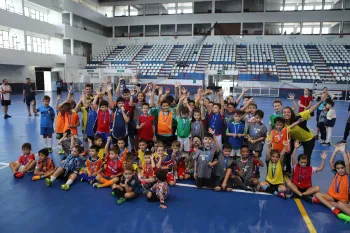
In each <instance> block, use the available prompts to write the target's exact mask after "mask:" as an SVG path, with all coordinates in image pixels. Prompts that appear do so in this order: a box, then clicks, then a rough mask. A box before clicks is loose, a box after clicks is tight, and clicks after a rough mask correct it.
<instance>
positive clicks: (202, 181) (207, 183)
mask: <svg viewBox="0 0 350 233" xmlns="http://www.w3.org/2000/svg"><path fill="white" fill-rule="evenodd" d="M213 183H214V181H213V178H198V177H197V179H196V186H197V187H198V188H202V187H207V188H210V189H211V188H213Z"/></svg>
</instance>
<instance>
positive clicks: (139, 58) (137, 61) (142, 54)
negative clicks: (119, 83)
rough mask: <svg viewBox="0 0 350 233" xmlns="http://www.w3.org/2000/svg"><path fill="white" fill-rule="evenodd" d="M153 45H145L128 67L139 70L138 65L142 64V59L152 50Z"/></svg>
mask: <svg viewBox="0 0 350 233" xmlns="http://www.w3.org/2000/svg"><path fill="white" fill-rule="evenodd" d="M151 49H152V45H145V46H143V47H142V49H141V50H140V51H139V52H138V53H137V55H136V56H135V57H134V58H133V59H132V60H131V62H130V64H129V65H128V66H127V68H128V69H131V70H137V67H138V66H139V65H140V64H141V62H142V60H143V59H144V58H145V56H146V55H147V54H148V52H149V51H151Z"/></svg>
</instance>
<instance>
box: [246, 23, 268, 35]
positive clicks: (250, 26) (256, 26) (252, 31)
mask: <svg viewBox="0 0 350 233" xmlns="http://www.w3.org/2000/svg"><path fill="white" fill-rule="evenodd" d="M242 34H243V35H262V34H263V23H243V31H242Z"/></svg>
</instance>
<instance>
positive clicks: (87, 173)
mask: <svg viewBox="0 0 350 233" xmlns="http://www.w3.org/2000/svg"><path fill="white" fill-rule="evenodd" d="M97 151H98V146H96V145H93V146H90V150H89V155H90V157H89V158H88V159H87V160H86V161H85V168H84V169H83V170H80V172H79V174H80V176H81V180H80V181H81V182H83V181H87V182H89V183H90V184H92V182H94V180H95V178H96V176H97V174H99V173H100V172H101V171H102V165H103V161H102V159H101V158H99V157H98V156H97Z"/></svg>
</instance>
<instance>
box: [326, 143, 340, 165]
mask: <svg viewBox="0 0 350 233" xmlns="http://www.w3.org/2000/svg"><path fill="white" fill-rule="evenodd" d="M339 146H340V144H339V145H337V146H336V147H335V148H334V151H333V154H332V156H331V158H330V159H329V166H330V167H331V170H332V171H333V170H334V169H335V167H334V161H335V157H336V156H337V154H338V151H339Z"/></svg>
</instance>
